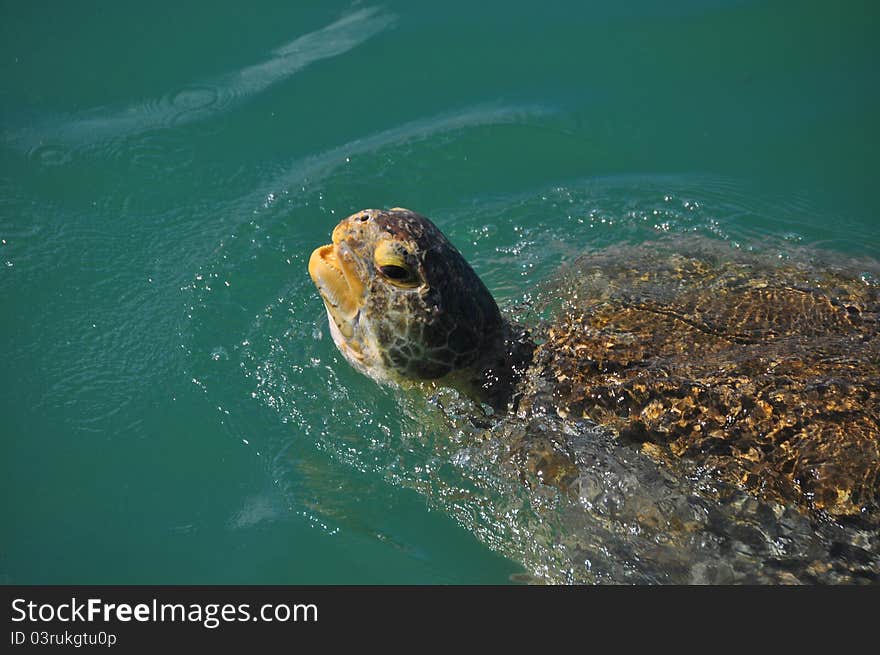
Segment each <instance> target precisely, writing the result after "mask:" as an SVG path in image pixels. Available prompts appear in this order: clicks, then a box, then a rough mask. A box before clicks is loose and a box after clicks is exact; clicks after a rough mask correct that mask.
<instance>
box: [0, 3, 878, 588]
mask: <svg viewBox="0 0 880 655" xmlns="http://www.w3.org/2000/svg"><path fill="white" fill-rule="evenodd" d="M298 5H299V3H287V2H256V3H251V4H250V5H248V7H247V9H245V8H243V7H242V6H241V5H240V3H231V2H211V3H205V2H196V3H187V4H186V5H185V6H180V5H179V3H169V2H159V3H158V4H157V3H153V4H151V5H150V6H149V7H147V6H146V5H143V4H142V3H134V2H112V3H110V2H97V1H95V2H81V3H62V4H58V3H42V2H34V3H28V4H27V5H21V4H13V3H3V8H2V12H3V14H2V15H3V20H2V21H0V301H2V304H3V308H4V313H3V316H4V319H3V320H2V321H0V344H2V347H3V355H4V356H3V358H2V364H0V367H2V368H0V370H2V377H0V381H2V385H3V393H2V394H0V412H2V413H0V437H2V438H0V461H2V462H3V470H2V476H0V477H2V482H0V488H2V493H3V497H4V498H5V499H6V502H5V503H4V505H3V508H2V515H0V581H2V582H5V583H181V584H183V583H386V582H387V583H506V582H508V581H509V580H510V576H512V575H516V574H520V573H523V572H524V570H523V566H522V565H521V563H519V562H517V561H514V560H512V559H508V558H506V557H504V556H503V555H502V553H503V552H505V549H504V548H503V547H502V546H503V542H504V540H505V539H508V537H509V535H508V536H507V537H505V535H498V534H495V533H492V532H491V531H488V532H486V531H483V532H481V531H480V530H478V529H474V526H479V525H481V524H480V517H479V515H477V516H462V515H456V513H455V512H450V511H446V510H444V508H448V507H449V506H450V505H449V503H444V502H442V499H437V498H433V497H432V495H431V491H430V487H428V486H424V485H419V484H416V483H414V482H413V481H414V480H420V479H429V478H430V474H431V468H430V462H428V466H427V469H425V470H421V471H420V472H419V475H418V476H414V475H412V472H413V468H412V466H411V465H412V464H413V462H415V461H417V460H418V459H419V457H421V456H422V455H423V454H424V453H425V452H428V450H429V446H431V444H427V445H426V446H425V448H426V450H424V451H418V448H417V447H416V445H415V444H417V443H419V436H418V434H416V433H417V431H418V430H417V429H416V428H415V427H414V426H413V425H412V422H411V420H410V418H409V415H408V414H407V411H406V409H405V407H402V406H401V401H400V399H399V397H398V396H397V394H395V393H393V392H392V391H390V390H386V389H381V388H378V387H376V386H375V385H374V384H373V383H371V382H370V381H369V380H366V379H363V378H361V377H360V376H358V375H357V374H356V373H354V372H353V371H352V370H350V368H349V367H348V366H347V365H346V364H345V362H344V361H343V360H342V358H341V357H340V356H339V355H338V354H337V353H336V351H335V349H334V347H333V344H332V341H331V340H330V339H329V334H328V333H327V329H326V325H325V316H324V310H323V308H322V306H321V303H320V301H319V300H318V298H317V296H316V294H315V292H314V289H313V287H312V285H311V282H310V281H309V280H308V276H307V275H306V271H305V268H306V262H307V259H308V255H309V253H310V252H311V249H312V248H313V247H315V246H316V245H319V244H321V243H325V242H326V240H327V237H328V235H329V233H330V230H331V229H332V227H333V225H334V224H335V223H336V222H337V221H338V220H339V219H340V218H342V217H344V216H346V215H348V214H350V213H352V212H354V211H356V210H358V209H361V208H363V207H371V206H376V207H381V206H405V207H410V208H412V209H415V210H417V211H419V212H421V213H424V214H426V215H428V216H430V217H432V218H433V219H434V220H435V221H436V222H437V224H438V225H439V226H440V227H441V229H443V230H444V231H445V232H446V233H447V235H448V236H449V237H450V238H451V239H452V241H453V242H454V243H456V244H457V245H458V247H459V248H460V249H461V251H462V252H463V254H464V255H465V256H466V257H467V258H468V260H469V261H471V262H472V264H473V265H474V268H475V269H476V270H477V272H478V273H479V274H480V275H481V276H483V278H484V279H485V281H486V283H487V285H488V286H489V288H490V289H491V290H492V291H493V292H494V293H495V295H496V297H497V298H498V300H499V303H500V304H501V305H502V306H504V307H505V308H507V309H511V310H512V308H515V307H516V306H517V304H518V303H522V302H524V301H525V300H527V299H528V297H529V294H530V293H533V292H534V291H535V289H537V288H538V287H539V285H540V283H541V282H542V281H543V280H546V279H547V278H548V277H550V276H551V275H552V273H553V271H555V270H556V269H557V268H558V267H559V266H560V265H561V264H564V263H566V262H568V261H571V260H572V259H573V258H574V257H576V256H577V255H578V254H580V253H581V252H583V251H584V250H589V249H597V248H601V247H603V246H608V245H614V244H619V243H625V242H639V241H644V240H650V239H652V238H656V237H657V236H659V235H665V234H669V233H673V234H674V233H692V232H697V233H699V234H702V235H707V236H711V237H714V238H717V239H721V240H726V241H727V242H729V243H730V244H732V246H734V247H735V246H736V245H739V246H741V247H744V248H748V247H753V246H755V245H761V244H766V243H772V244H782V245H781V246H780V247H783V248H784V246H785V244H797V245H806V246H811V247H821V248H823V249H826V250H830V251H831V252H832V253H835V254H836V255H838V256H839V257H841V258H853V257H871V256H873V257H877V256H878V255H880V229H878V223H877V218H876V217H877V215H878V209H880V201H878V195H877V192H876V188H875V187H876V182H875V177H876V175H875V173H876V165H875V163H874V150H875V146H876V144H877V142H878V140H877V136H878V124H877V121H876V116H877V115H880V85H878V75H877V69H876V65H875V64H876V61H877V55H878V52H877V46H876V39H875V35H874V33H873V27H872V26H873V25H875V24H876V18H877V16H876V10H875V9H874V7H873V5H872V4H869V3H856V2H851V3H843V4H841V5H835V6H833V7H832V6H828V5H827V3H818V2H747V1H730V2H725V1H722V0H719V1H716V2H709V3H706V2H689V1H680V2H672V3H665V4H664V5H663V6H662V8H661V7H659V6H658V5H656V3H652V2H636V3H629V4H628V5H627V7H626V8H621V7H619V6H618V5H617V4H616V3H601V2H589V3H561V4H554V5H552V6H546V7H545V6H542V7H541V8H540V10H538V9H536V8H535V7H534V6H531V5H528V4H526V3H522V4H519V3H514V4H513V5H511V3H488V4H485V3H484V4H479V5H475V4H474V3H464V2H453V3H444V4H443V5H442V7H441V6H440V5H437V6H434V7H428V6H424V7H414V6H412V4H411V3H404V2H388V3H382V4H371V3H358V2H356V3H344V2H340V3H307V4H306V5H305V6H298ZM432 434H433V433H432ZM436 434H439V433H436ZM436 434H435V435H434V436H425V437H424V439H425V440H428V441H430V440H431V439H434V438H435V437H436ZM407 448H411V449H414V450H416V451H418V452H415V453H410V452H408V451H407ZM401 471H406V472H407V473H406V474H402V473H401ZM529 573H534V571H530V572H529Z"/></svg>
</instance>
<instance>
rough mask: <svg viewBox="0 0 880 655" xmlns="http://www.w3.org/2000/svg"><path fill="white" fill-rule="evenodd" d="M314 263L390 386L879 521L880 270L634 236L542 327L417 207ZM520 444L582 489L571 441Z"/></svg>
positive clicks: (357, 350)
mask: <svg viewBox="0 0 880 655" xmlns="http://www.w3.org/2000/svg"><path fill="white" fill-rule="evenodd" d="M309 273H310V275H311V277H312V279H313V281H314V283H315V285H316V286H317V288H318V291H319V293H320V295H321V297H322V299H323V301H324V305H325V306H326V310H327V315H328V317H329V325H330V331H331V334H332V336H333V340H334V342H335V343H336V345H337V347H338V349H339V350H340V352H341V353H342V354H343V355H344V356H345V358H346V359H347V360H348V361H349V362H350V363H351V364H352V365H353V366H354V367H355V368H356V369H358V370H359V371H361V372H363V373H365V374H366V375H368V376H370V377H372V378H374V379H375V380H377V381H380V382H383V383H391V384H397V385H400V386H404V387H414V386H415V387H425V388H429V389H436V388H438V387H451V388H454V389H457V390H459V391H460V392H461V393H463V394H465V395H467V396H469V397H471V398H473V399H474V400H476V401H477V402H479V403H481V404H482V405H483V406H484V407H487V409H488V408H491V409H488V411H489V412H490V413H492V412H493V411H494V414H495V416H496V417H498V416H504V417H507V419H508V420H510V419H511V418H512V419H513V420H514V422H515V421H520V422H527V421H529V420H532V419H533V418H534V417H541V416H551V417H554V418H555V419H557V420H560V421H563V422H569V423H574V422H578V421H590V422H596V423H599V424H602V425H605V426H607V427H608V428H609V429H610V430H611V431H612V432H613V434H614V435H615V438H616V439H617V441H619V442H620V443H621V444H629V445H630V446H632V447H634V448H635V449H636V450H638V451H640V452H641V453H643V454H645V455H647V456H649V457H650V458H651V459H653V460H654V461H656V462H660V463H662V464H663V465H664V466H668V467H670V468H673V469H674V468H675V467H676V466H678V465H679V464H680V463H682V462H688V463H690V464H691V465H695V466H698V467H701V468H702V469H705V470H709V471H711V472H712V475H713V476H714V477H715V479H717V480H718V481H719V482H720V483H722V484H724V485H728V488H730V489H737V490H744V491H745V492H748V493H749V494H752V495H754V496H755V497H757V498H761V499H766V500H768V501H771V502H779V503H782V504H784V505H787V506H793V507H796V508H798V509H799V510H800V511H802V512H803V513H805V514H807V515H809V516H811V517H813V518H816V517H820V519H821V520H825V521H835V522H838V523H847V522H850V523H853V522H855V523H857V524H859V525H861V526H869V527H870V528H871V529H875V528H876V527H877V526H878V525H880V520H878V516H880V511H878V508H880V327H878V314H880V289H878V286H877V284H876V283H875V282H873V281H872V279H870V278H868V277H864V278H860V277H859V276H858V275H850V274H847V273H844V272H842V271H836V270H831V269H829V268H821V267H817V266H815V265H810V264H809V262H807V261H794V260H792V261H785V260H784V259H783V260H778V259H777V261H775V262H772V261H770V260H769V259H768V258H763V259H762V258H760V257H758V256H756V255H752V254H749V253H743V252H741V251H736V250H734V249H731V248H727V249H721V248H719V247H716V246H713V245H712V244H710V243H708V242H703V241H699V240H697V241H693V242H686V243H682V242H679V243H675V244H666V243H662V242H661V243H654V244H649V245H642V246H628V247H620V248H617V249H608V250H605V251H603V252H599V253H591V254H589V255H585V256H583V257H581V258H580V259H578V260H577V261H576V262H575V263H574V264H573V265H571V266H570V267H569V270H568V271H567V272H564V273H563V274H562V275H561V276H559V282H558V284H557V288H556V292H555V293H554V294H551V295H552V297H554V298H556V299H557V301H558V302H557V306H556V308H555V310H556V311H555V313H554V316H553V318H552V320H550V321H546V322H544V323H539V324H537V325H533V326H530V327H529V328H528V329H526V328H525V327H522V326H518V325H516V324H514V323H513V322H511V321H509V320H507V319H505V318H504V317H503V316H502V314H501V312H500V311H499V309H498V306H497V305H496V303H495V301H494V300H493V298H492V295H491V294H490V292H489V291H488V290H487V288H486V287H485V285H484V284H483V283H482V282H481V281H480V279H479V277H478V276H477V275H476V273H475V272H474V271H473V269H472V268H471V267H470V266H469V265H468V264H467V262H466V261H465V260H464V258H463V257H462V256H461V254H460V253H459V252H458V251H457V250H456V248H455V247H454V246H453V245H452V244H451V243H450V242H449V240H448V239H447V238H446V237H445V236H444V235H443V234H442V233H441V231H440V230H439V229H438V228H437V227H436V226H435V225H434V224H433V223H432V222H431V221H430V220H428V219H427V218H425V217H424V216H421V215H419V214H417V213H415V212H412V211H410V210H407V209H402V208H394V209H390V210H377V209H366V210H363V211H360V212H358V213H355V214H353V215H352V216H349V217H348V218H346V219H344V220H343V221H341V222H340V223H339V224H338V225H337V226H336V228H335V229H334V231H333V235H332V243H331V244H329V245H325V246H322V247H320V248H317V249H316V250H315V251H314V252H313V253H312V255H311V258H310V261H309ZM538 432H540V431H538ZM563 432H565V431H563ZM518 438H519V439H520V443H518V444H517V445H516V446H515V447H513V448H512V449H511V452H512V454H513V457H514V458H515V459H517V461H518V462H519V465H520V466H521V468H522V469H523V470H524V471H525V472H526V473H530V474H533V475H534V476H537V477H538V478H539V479H540V480H541V481H542V482H544V483H546V484H548V485H552V486H555V487H557V488H559V489H563V490H566V489H570V488H572V487H575V486H576V485H577V484H581V483H579V482H578V480H581V478H582V477H583V476H579V473H580V471H581V469H582V468H583V466H584V464H583V462H582V461H578V460H577V458H576V457H574V456H573V455H572V447H570V444H566V443H564V439H563V442H562V443H561V442H560V438H559V436H558V435H555V436H553V438H549V437H548V436H547V435H542V434H535V431H532V433H531V434H530V435H529V436H527V437H523V436H522V434H521V433H520V437H518ZM575 493H579V492H577V491H575ZM817 520H818V519H817ZM871 566H874V564H872V565H871ZM878 573H880V571H878Z"/></svg>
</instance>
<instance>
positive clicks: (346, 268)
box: [309, 231, 364, 339]
mask: <svg viewBox="0 0 880 655" xmlns="http://www.w3.org/2000/svg"><path fill="white" fill-rule="evenodd" d="M341 236H342V235H340V234H339V233H338V231H334V233H333V243H331V244H328V245H326V246H321V247H320V248H316V249H315V250H314V251H313V252H312V256H311V257H310V258H309V275H310V276H311V278H312V281H313V282H314V283H315V286H316V287H317V288H318V293H319V294H321V299H322V300H323V301H324V306H325V307H326V308H327V314H328V315H329V317H330V319H331V321H332V322H333V324H334V325H335V326H336V327H337V328H338V329H339V332H340V334H341V335H342V336H344V337H345V338H346V339H351V338H352V337H353V336H354V330H355V326H356V325H357V322H358V319H359V316H360V312H361V308H362V307H363V305H364V285H363V282H362V281H361V278H360V276H359V275H358V272H357V267H356V264H355V261H354V257H353V255H352V252H351V249H350V248H349V247H348V246H347V245H346V244H345V242H343V241H341V239H340V237H341Z"/></svg>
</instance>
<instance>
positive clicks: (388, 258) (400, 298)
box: [309, 208, 505, 386]
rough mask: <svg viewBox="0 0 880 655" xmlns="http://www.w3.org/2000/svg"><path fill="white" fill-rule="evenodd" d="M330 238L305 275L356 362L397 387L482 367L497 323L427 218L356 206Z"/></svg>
mask: <svg viewBox="0 0 880 655" xmlns="http://www.w3.org/2000/svg"><path fill="white" fill-rule="evenodd" d="M332 239H333V243H331V244H329V245H326V246H321V247H320V248H317V249H316V250H315V251H314V252H313V253H312V256H311V258H310V260H309V275H311V277H312V280H313V281H314V283H315V286H317V288H318V293H320V295H321V298H322V299H323V301H324V305H325V307H326V309H327V316H328V318H329V321H330V332H331V334H332V335H333V340H334V342H335V343H336V346H337V347H338V348H339V350H340V352H341V353H342V354H343V355H344V356H345V358H346V359H347V360H348V361H349V362H350V363H351V364H352V365H353V366H354V367H355V368H356V369H358V370H360V371H361V372H363V373H365V374H366V375H368V376H370V377H372V378H374V379H375V380H378V381H380V382H392V383H396V384H400V385H403V386H411V385H412V384H413V383H419V382H425V381H431V380H440V379H445V380H447V381H452V382H451V386H457V385H456V383H455V380H456V379H459V378H460V379H467V378H470V379H474V378H475V377H479V376H480V375H483V374H484V373H485V371H481V370H480V369H481V368H485V367H486V366H487V364H486V361H487V359H486V355H487V353H490V352H495V351H496V350H498V345H499V342H503V339H504V334H505V322H504V321H503V319H502V318H501V314H500V312H499V311H498V306H497V305H496V304H495V300H494V299H493V298H492V295H491V294H490V293H489V291H488V290H487V289H486V287H485V285H484V284H483V283H482V281H481V280H480V279H479V277H477V274H476V273H474V271H473V269H472V268H471V267H470V266H469V265H468V263H467V262H466V261H465V260H464V258H463V257H462V256H461V254H460V253H459V252H458V250H456V249H455V247H454V246H453V245H452V244H451V243H450V242H449V241H448V240H447V239H446V237H445V236H443V234H442V233H441V232H440V230H439V229H437V227H436V226H435V225H434V224H433V223H432V222H431V221H429V220H428V219H427V218H425V217H424V216H421V215H419V214H417V213H415V212H412V211H409V210H408V209H400V208H395V209H391V210H377V209H365V210H363V211H360V212H358V213H356V214H353V215H351V216H349V217H348V218H346V219H344V220H343V221H341V222H340V223H339V224H338V225H337V226H336V228H335V229H334V230H333V237H332ZM458 386H461V385H458Z"/></svg>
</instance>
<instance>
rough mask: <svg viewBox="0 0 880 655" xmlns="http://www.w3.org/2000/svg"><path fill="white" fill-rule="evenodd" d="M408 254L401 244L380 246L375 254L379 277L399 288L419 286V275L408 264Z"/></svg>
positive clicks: (384, 243) (382, 244)
mask: <svg viewBox="0 0 880 655" xmlns="http://www.w3.org/2000/svg"><path fill="white" fill-rule="evenodd" d="M407 254H408V253H407V252H406V251H405V250H404V249H403V248H402V246H400V244H396V243H393V242H388V241H386V242H383V243H381V244H379V246H378V247H377V248H376V252H375V253H374V254H373V258H374V261H375V264H376V270H377V271H378V272H379V275H381V276H382V277H383V278H384V279H386V280H388V282H390V283H391V284H393V285H395V286H398V287H406V288H411V287H416V286H418V285H419V279H418V275H416V273H415V271H413V269H412V267H411V266H410V264H409V263H408V262H407Z"/></svg>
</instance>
